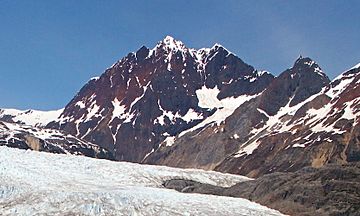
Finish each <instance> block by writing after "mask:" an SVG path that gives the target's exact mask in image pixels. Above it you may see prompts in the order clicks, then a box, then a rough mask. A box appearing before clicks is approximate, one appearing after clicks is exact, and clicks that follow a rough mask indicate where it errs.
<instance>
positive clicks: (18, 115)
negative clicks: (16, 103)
mask: <svg viewBox="0 0 360 216" xmlns="http://www.w3.org/2000/svg"><path fill="white" fill-rule="evenodd" d="M63 110H64V109H59V110H51V111H40V110H17V109H0V117H3V116H5V115H10V116H14V117H13V121H14V122H18V123H23V124H26V125H31V126H45V125H47V124H48V123H49V122H52V121H55V120H56V119H57V118H58V117H59V116H60V114H61V113H62V112H63Z"/></svg>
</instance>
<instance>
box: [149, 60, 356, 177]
mask: <svg viewBox="0 0 360 216" xmlns="http://www.w3.org/2000/svg"><path fill="white" fill-rule="evenodd" d="M359 111H360V69H359V67H358V66H357V67H354V68H352V69H350V70H348V71H346V72H344V73H343V74H341V75H340V76H339V77H337V78H336V79H335V80H334V81H332V82H331V83H329V80H328V78H327V77H326V75H325V74H324V73H323V72H322V70H321V68H320V67H319V66H318V65H317V64H316V62H314V61H313V60H311V59H309V58H299V59H298V60H297V61H296V62H295V64H294V66H293V67H292V68H290V69H288V70H286V71H284V72H283V73H282V74H280V76H278V77H277V78H275V79H274V80H273V81H272V82H271V83H270V85H269V86H268V87H267V88H266V90H265V91H264V92H263V93H261V94H260V95H259V96H257V97H255V98H254V99H251V100H250V101H248V102H246V103H244V104H242V105H241V106H239V107H238V108H237V109H236V110H235V112H234V113H233V114H232V115H231V116H229V117H228V118H227V119H226V120H225V121H224V122H222V124H215V123H211V124H207V125H204V127H202V128H199V129H197V130H194V131H191V132H189V133H186V134H184V135H182V134H180V136H177V137H175V138H174V140H173V145H172V146H171V147H169V146H166V145H162V146H163V147H161V148H159V149H158V150H157V151H155V152H154V153H153V154H151V155H149V157H148V158H147V160H146V161H145V162H147V163H155V164H163V165H170V166H177V167H198V168H205V169H215V170H219V171H223V172H231V173H239V174H243V175H248V176H254V177H256V176H260V175H263V174H265V173H271V172H275V171H296V170H299V169H300V168H302V167H305V166H312V167H320V166H323V165H324V164H327V163H339V164H344V163H349V162H353V161H359V160H360V140H359V134H360V112H359ZM181 135H182V136H181ZM184 155H186V157H184Z"/></svg>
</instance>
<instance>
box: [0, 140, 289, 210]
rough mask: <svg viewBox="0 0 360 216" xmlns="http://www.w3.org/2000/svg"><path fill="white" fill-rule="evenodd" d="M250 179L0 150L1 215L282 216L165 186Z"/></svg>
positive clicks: (227, 183) (238, 200)
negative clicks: (174, 181) (180, 181)
mask: <svg viewBox="0 0 360 216" xmlns="http://www.w3.org/2000/svg"><path fill="white" fill-rule="evenodd" d="M173 178H184V179H192V180H195V181H199V182H203V183H209V184H213V185H221V186H230V185H233V184H235V183H237V182H241V181H246V180H249V179H248V178H246V177H242V176H236V175H230V174H221V173H217V172H212V171H202V170H195V169H177V168H170V167H163V166H151V165H140V164H134V163H127V162H113V161H107V160H100V159H93V158H87V157H83V156H74V155H62V154H50V153H44V152H36V151H29V150H28V151H25V150H20V149H14V148H8V147H0V215H256V216H258V215H282V214H281V213H279V212H278V211H275V210H272V209H269V208H267V207H264V206H261V205H259V204H256V203H254V202H250V201H248V200H246V199H241V198H230V197H218V196H212V195H201V194H184V193H180V192H177V191H175V190H169V189H165V188H163V187H162V183H163V181H164V180H167V179H173Z"/></svg>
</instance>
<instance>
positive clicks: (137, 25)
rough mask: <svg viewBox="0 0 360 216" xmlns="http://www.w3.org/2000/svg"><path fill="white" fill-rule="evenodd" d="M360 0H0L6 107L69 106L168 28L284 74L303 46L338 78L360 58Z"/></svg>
mask: <svg viewBox="0 0 360 216" xmlns="http://www.w3.org/2000/svg"><path fill="white" fill-rule="evenodd" d="M359 11H360V1H357V0H353V1H351V0H346V1H345V0H344V1H342V0H334V1H331V0H316V1H314V0H311V1H305V0H302V1H295V0H293V1H285V0H282V1H275V0H265V1H259V0H257V1H251V0H248V1H241V0H234V1H230V0H229V1H227V0H221V1H220V0H219V1H210V0H202V1H200V0H199V1H196V0H182V1H180V0H174V1H169V0H168V1H165V0H163V1H160V0H143V1H136V0H129V1H120V0H117V1H111V0H98V1H90V0H84V1H80V0H76V1H70V0H63V1H58V0H32V1H28V0H23V1H20V0H0V24H1V25H0V28H1V31H0V107H7V108H18V109H28V108H34V109H42V110H49V109H57V108H62V107H64V106H65V105H66V104H67V103H68V102H69V101H70V99H71V98H72V97H73V96H74V95H75V94H76V93H77V91H78V90H79V89H80V88H81V87H82V86H83V85H84V84H85V83H86V82H87V80H89V79H90V78H91V77H93V76H99V75H100V74H101V73H102V72H103V71H104V69H106V68H107V67H109V66H110V65H112V64H113V63H114V62H115V61H116V60H118V59H120V58H122V57H123V56H125V55H126V54H127V53H129V52H132V51H136V50H137V49H138V48H140V47H141V46H142V45H146V46H148V47H153V46H154V45H155V44H156V42H157V41H159V40H162V39H163V38H164V37H165V36H166V35H172V36H173V37H174V38H176V39H179V40H181V41H183V42H184V43H185V44H186V45H187V46H188V47H192V48H201V47H211V46H212V45H213V44H214V43H216V42H217V43H220V44H222V45H224V46H225V47H226V48H227V49H229V50H230V51H232V52H233V53H235V54H237V55H238V56H239V57H240V58H241V59H243V60H244V61H245V62H247V63H248V64H251V65H253V66H254V67H255V68H257V69H266V70H268V71H270V72H271V73H273V74H275V75H277V74H279V73H280V72H282V71H284V70H285V69H286V68H288V67H291V66H292V64H293V62H294V61H295V59H296V58H297V57H298V56H299V54H302V55H303V56H310V57H311V58H313V59H314V60H316V61H317V62H318V63H319V64H320V66H321V67H322V68H323V70H324V71H325V72H326V73H327V74H328V75H329V77H330V78H334V77H335V76H336V75H338V74H340V73H341V72H342V71H344V70H346V69H348V68H350V67H351V66H353V65H355V64H357V63H359V62H360V13H359Z"/></svg>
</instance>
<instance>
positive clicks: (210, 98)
mask: <svg viewBox="0 0 360 216" xmlns="http://www.w3.org/2000/svg"><path fill="white" fill-rule="evenodd" d="M219 92H220V91H219V89H218V88H217V86H215V88H212V89H209V88H207V87H206V86H203V87H202V88H201V89H199V90H197V91H196V96H197V98H198V100H199V103H198V106H199V107H202V108H209V109H215V108H216V109H217V110H216V111H215V113H214V114H212V115H211V116H209V117H207V118H206V119H205V120H204V121H202V122H201V123H199V124H197V125H195V126H194V127H192V128H190V129H187V130H185V131H182V132H181V133H180V134H179V137H181V136H183V135H184V134H186V133H188V132H191V131H195V130H197V129H199V128H202V127H204V126H207V125H210V124H211V123H214V124H217V125H220V124H221V123H223V122H224V121H225V119H226V118H227V117H229V116H230V115H232V114H233V113H234V111H235V110H236V109H237V108H238V107H239V106H240V105H241V104H243V103H245V102H246V101H249V100H251V99H252V98H255V97H257V96H258V95H259V94H257V95H240V96H238V97H228V98H224V99H222V100H219V99H218V98H217V95H218V94H219Z"/></svg>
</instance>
